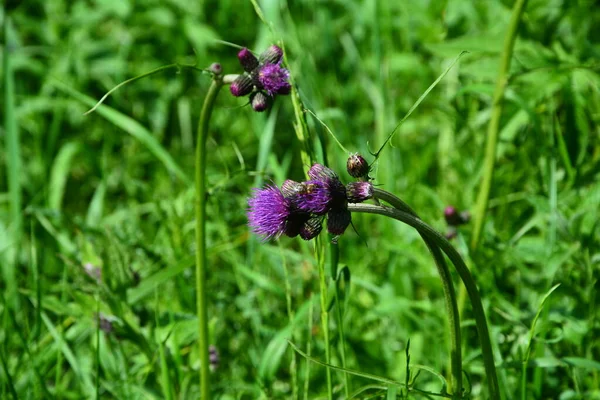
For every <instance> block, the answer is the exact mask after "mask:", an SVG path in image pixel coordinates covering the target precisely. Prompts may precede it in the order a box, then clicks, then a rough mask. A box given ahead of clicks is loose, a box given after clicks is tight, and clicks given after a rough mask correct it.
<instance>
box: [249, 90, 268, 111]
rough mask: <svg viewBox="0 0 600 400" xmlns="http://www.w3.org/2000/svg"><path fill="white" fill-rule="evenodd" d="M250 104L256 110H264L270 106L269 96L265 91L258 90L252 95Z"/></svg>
mask: <svg viewBox="0 0 600 400" xmlns="http://www.w3.org/2000/svg"><path fill="white" fill-rule="evenodd" d="M250 104H252V109H253V110H254V111H257V112H263V111H265V110H266V109H267V108H269V97H267V95H266V94H264V93H263V92H256V93H254V94H253V95H252V96H250Z"/></svg>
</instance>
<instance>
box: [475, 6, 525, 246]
mask: <svg viewBox="0 0 600 400" xmlns="http://www.w3.org/2000/svg"><path fill="white" fill-rule="evenodd" d="M526 4H527V0H517V1H516V2H515V5H514V7H513V11H512V16H511V18H510V23H509V25H508V32H506V37H505V38H504V50H503V52H502V59H501V61H500V70H499V71H498V78H497V80H496V89H495V90H494V99H493V102H492V115H491V117H490V124H489V125H488V131H487V144H486V147H485V165H484V171H483V180H482V182H481V187H480V188H479V194H478V195H477V203H476V205H475V213H474V215H473V235H472V236H471V251H475V250H476V249H477V245H478V244H479V239H480V238H481V231H482V229H483V222H484V220H485V214H486V211H487V206H488V201H489V198H490V189H491V187H492V180H493V178H494V166H495V164H496V146H497V144H498V130H499V127H500V117H501V116H502V100H503V98H504V90H505V88H506V85H507V82H508V70H509V68H510V61H511V58H512V52H513V48H514V45H515V40H516V38H517V29H518V27H519V22H521V15H522V14H523V10H524V9H525V5H526Z"/></svg>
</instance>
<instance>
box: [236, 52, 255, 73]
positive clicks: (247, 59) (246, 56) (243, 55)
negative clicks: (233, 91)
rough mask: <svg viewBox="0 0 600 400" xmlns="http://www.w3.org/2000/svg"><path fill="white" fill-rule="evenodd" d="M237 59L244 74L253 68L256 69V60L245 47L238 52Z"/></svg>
mask: <svg viewBox="0 0 600 400" xmlns="http://www.w3.org/2000/svg"><path fill="white" fill-rule="evenodd" d="M238 59H239V60H240V65H241V66H242V68H244V71H246V72H251V71H252V70H253V69H254V68H256V67H258V59H257V58H256V57H255V56H254V54H252V52H251V51H250V50H248V49H247V48H245V47H244V48H243V49H241V50H240V51H239V53H238Z"/></svg>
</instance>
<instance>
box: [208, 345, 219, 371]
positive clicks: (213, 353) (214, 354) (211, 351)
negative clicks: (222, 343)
mask: <svg viewBox="0 0 600 400" xmlns="http://www.w3.org/2000/svg"><path fill="white" fill-rule="evenodd" d="M208 361H209V363H210V366H211V368H212V369H216V368H217V367H218V366H219V351H218V350H217V348H216V347H215V345H212V344H211V345H210V346H208Z"/></svg>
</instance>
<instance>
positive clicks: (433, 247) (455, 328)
mask: <svg viewBox="0 0 600 400" xmlns="http://www.w3.org/2000/svg"><path fill="white" fill-rule="evenodd" d="M373 191H374V196H375V198H377V199H380V200H382V201H385V202H387V203H389V204H390V205H391V206H392V207H395V208H396V209H398V210H400V211H404V212H406V213H408V214H410V215H412V216H413V217H415V218H419V216H418V215H417V214H416V213H415V212H414V211H413V210H412V209H411V208H410V207H409V206H408V204H406V203H405V202H403V201H402V200H401V199H400V198H398V197H396V196H394V195H393V194H391V193H389V192H386V191H384V190H381V189H376V188H374V189H373ZM419 234H420V235H421V237H422V238H423V241H424V242H425V244H426V245H427V248H428V249H429V251H430V252H431V255H432V256H433V258H434V260H435V265H436V267H437V270H438V273H439V275H440V278H441V281H442V289H443V291H444V299H445V303H446V313H447V314H448V322H449V325H450V366H451V368H450V370H451V376H452V379H451V381H450V383H451V384H450V388H449V390H450V392H451V393H453V394H454V396H455V397H456V396H458V397H460V396H461V395H462V352H461V348H460V345H461V332H460V315H459V314H458V303H457V299H456V291H455V290H454V284H453V283H452V276H451V275H450V270H449V269H448V265H446V260H445V259H444V255H443V254H442V252H441V251H440V248H439V246H438V245H437V244H436V243H435V241H433V240H432V239H430V238H429V237H427V236H426V235H424V234H423V233H421V232H419Z"/></svg>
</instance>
